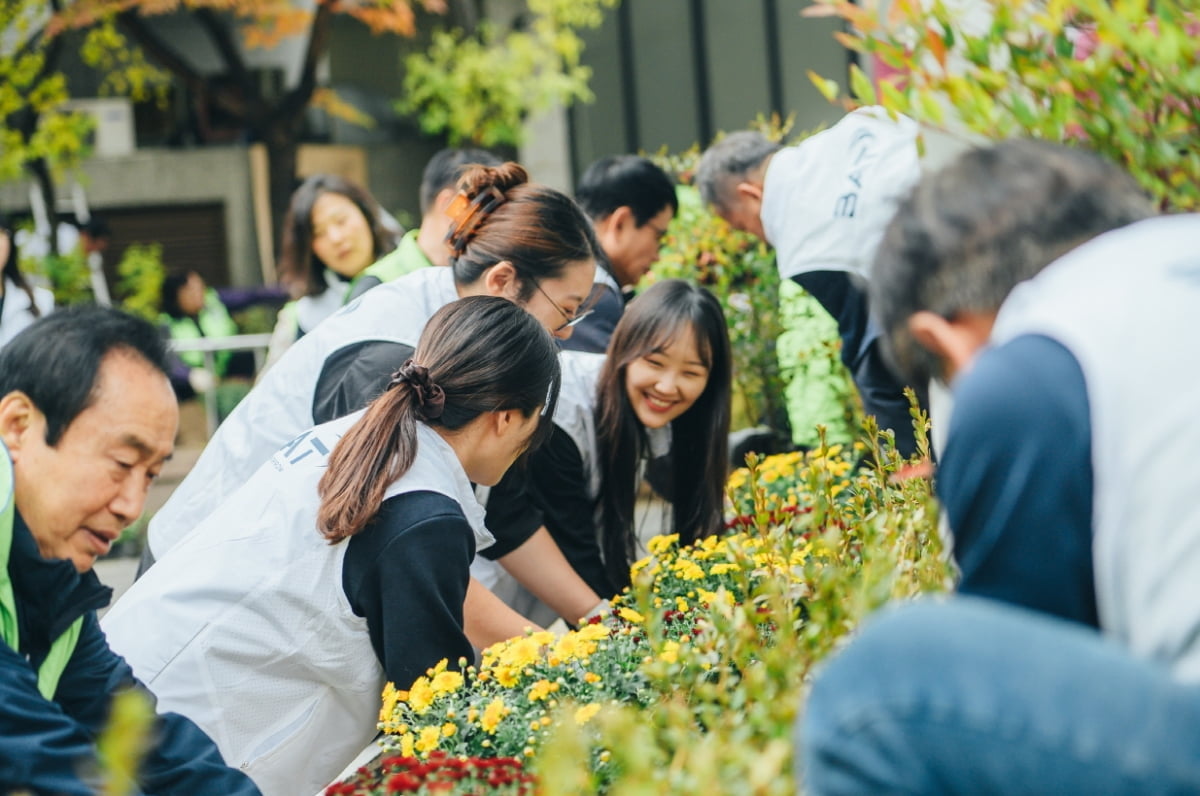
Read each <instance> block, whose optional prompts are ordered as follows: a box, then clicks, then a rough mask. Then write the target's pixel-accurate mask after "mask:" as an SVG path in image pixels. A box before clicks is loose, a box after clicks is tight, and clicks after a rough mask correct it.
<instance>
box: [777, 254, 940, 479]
mask: <svg viewBox="0 0 1200 796" xmlns="http://www.w3.org/2000/svg"><path fill="white" fill-rule="evenodd" d="M792 281H793V282H795V283H796V284H798V285H799V286H800V287H802V288H804V289H805V290H807V291H808V292H809V293H810V294H812V297H813V298H815V299H816V300H817V302H818V303H820V305H821V306H822V307H823V308H824V309H825V311H826V312H828V313H829V314H830V315H832V316H833V319H834V320H836V321H837V325H838V335H839V336H840V337H841V338H842V363H843V364H845V366H846V368H847V370H849V371H850V375H851V376H853V378H854V385H855V386H856V387H857V388H858V393H859V395H860V396H861V397H862V402H863V410H864V411H865V412H866V413H867V414H869V415H874V416H875V419H876V421H877V422H878V423H879V427H880V428H881V429H883V428H890V429H891V430H892V432H893V433H894V434H895V435H896V449H897V450H898V451H900V454H901V455H903V456H906V457H907V456H911V455H912V454H913V453H915V452H916V448H917V443H916V438H915V437H914V435H913V426H912V417H911V416H910V415H909V411H908V409H909V407H908V399H907V398H905V397H904V385H903V384H901V383H900V381H899V379H897V378H896V376H895V375H894V374H893V373H892V371H891V369H890V368H889V367H888V366H887V363H886V362H885V361H884V359H883V352H882V350H881V349H880V342H881V341H880V339H879V337H880V331H879V327H878V325H877V324H875V322H874V321H873V320H872V319H871V315H870V312H869V311H868V308H867V292H866V289H865V285H863V284H862V283H861V281H859V280H858V279H857V278H856V277H855V276H854V275H853V274H850V273H848V272H846V271H809V272H808V273H804V274H799V275H797V276H794V277H792Z"/></svg>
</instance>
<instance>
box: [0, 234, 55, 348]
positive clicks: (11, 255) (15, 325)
mask: <svg viewBox="0 0 1200 796" xmlns="http://www.w3.org/2000/svg"><path fill="white" fill-rule="evenodd" d="M13 232H14V230H13V227H12V224H10V223H9V221H8V218H7V216H5V215H4V214H3V213H0V263H2V264H3V268H2V270H0V346H3V345H4V344H5V343H7V342H8V341H9V340H11V339H12V338H13V337H15V336H16V334H17V332H19V331H21V330H22V329H24V328H25V327H26V326H28V325H29V324H31V323H33V322H34V321H36V320H37V319H38V318H40V317H42V316H43V315H47V314H49V313H50V312H52V311H53V310H54V294H53V293H51V292H50V291H49V290H47V289H46V288H44V287H33V286H32V285H30V284H29V280H27V279H26V278H25V275H24V274H22V273H21V269H20V268H18V267H17V243H16V240H14V235H13Z"/></svg>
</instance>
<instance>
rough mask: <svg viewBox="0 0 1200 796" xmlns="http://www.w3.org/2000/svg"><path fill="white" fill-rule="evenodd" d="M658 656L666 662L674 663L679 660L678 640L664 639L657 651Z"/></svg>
mask: <svg viewBox="0 0 1200 796" xmlns="http://www.w3.org/2000/svg"><path fill="white" fill-rule="evenodd" d="M658 657H659V659H661V660H664V661H666V662H667V663H676V662H678V661H679V642H678V641H666V642H664V643H663V646H662V650H661V651H660V652H659V653H658Z"/></svg>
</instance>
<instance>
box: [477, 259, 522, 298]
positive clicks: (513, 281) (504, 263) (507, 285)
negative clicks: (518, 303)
mask: <svg viewBox="0 0 1200 796" xmlns="http://www.w3.org/2000/svg"><path fill="white" fill-rule="evenodd" d="M483 284H484V286H485V287H486V288H487V292H488V295H490V296H504V297H505V298H516V296H517V295H518V293H519V292H520V280H519V279H518V277H517V269H516V268H515V267H514V266H513V264H512V263H511V262H509V261H508V260H501V261H500V262H498V263H496V264H495V265H493V266H492V267H491V268H489V269H487V271H485V272H484V274H483Z"/></svg>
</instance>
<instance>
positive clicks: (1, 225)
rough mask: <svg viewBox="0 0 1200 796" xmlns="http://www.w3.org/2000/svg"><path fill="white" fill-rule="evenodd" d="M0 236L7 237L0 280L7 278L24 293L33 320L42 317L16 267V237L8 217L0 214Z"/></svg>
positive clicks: (26, 283)
mask: <svg viewBox="0 0 1200 796" xmlns="http://www.w3.org/2000/svg"><path fill="white" fill-rule="evenodd" d="M0 235H7V236H8V257H7V258H5V260H4V264H3V270H2V271H0V279H2V278H8V279H9V280H11V281H12V283H13V284H14V285H16V286H17V287H19V288H20V289H21V290H24V291H25V295H27V296H29V314H30V315H32V316H33V317H35V318H40V317H42V311H41V309H40V308H39V307H38V305H37V299H35V298H34V296H33V287H32V286H31V285H30V284H29V280H28V279H26V278H25V274H23V273H21V269H20V268H19V267H18V266H17V236H16V230H14V229H13V225H12V224H11V223H9V220H8V216H6V215H4V214H3V213H0Z"/></svg>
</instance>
